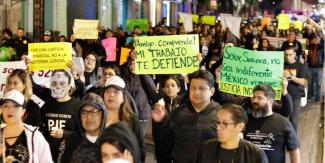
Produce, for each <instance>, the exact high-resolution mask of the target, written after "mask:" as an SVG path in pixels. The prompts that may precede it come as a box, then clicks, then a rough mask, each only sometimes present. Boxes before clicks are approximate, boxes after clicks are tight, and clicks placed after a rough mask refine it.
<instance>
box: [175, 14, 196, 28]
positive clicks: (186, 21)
mask: <svg viewBox="0 0 325 163" xmlns="http://www.w3.org/2000/svg"><path fill="white" fill-rule="evenodd" d="M178 14H179V17H181V18H182V20H183V26H184V29H185V32H188V33H189V32H192V31H193V20H192V15H191V14H187V13H183V12H179V13H178Z"/></svg>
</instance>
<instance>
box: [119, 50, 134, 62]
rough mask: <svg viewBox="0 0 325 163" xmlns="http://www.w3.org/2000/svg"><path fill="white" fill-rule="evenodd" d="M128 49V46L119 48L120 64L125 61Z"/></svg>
mask: <svg viewBox="0 0 325 163" xmlns="http://www.w3.org/2000/svg"><path fill="white" fill-rule="evenodd" d="M130 51H131V49H129V48H121V56H120V65H123V64H124V63H125V62H126V61H127V59H128V56H129V53H130Z"/></svg>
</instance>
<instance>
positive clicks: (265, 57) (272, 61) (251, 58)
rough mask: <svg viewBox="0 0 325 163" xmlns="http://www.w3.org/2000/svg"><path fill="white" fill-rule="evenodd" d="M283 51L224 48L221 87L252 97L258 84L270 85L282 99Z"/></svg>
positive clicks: (227, 90) (229, 91) (227, 91)
mask: <svg viewBox="0 0 325 163" xmlns="http://www.w3.org/2000/svg"><path fill="white" fill-rule="evenodd" d="M283 64H284V53H283V51H252V50H246V49H242V48H238V47H230V46H227V47H226V48H225V50H224V56H223V61H222V69H221V75H220V77H219V90H220V91H222V92H226V93H230V94H236V95H240V96H248V97H251V96H252V93H253V88H254V87H255V86H256V85H258V84H269V85H271V86H272V87H273V89H274V90H275V91H276V99H280V98H281V94H282V79H281V77H282V76H283Z"/></svg>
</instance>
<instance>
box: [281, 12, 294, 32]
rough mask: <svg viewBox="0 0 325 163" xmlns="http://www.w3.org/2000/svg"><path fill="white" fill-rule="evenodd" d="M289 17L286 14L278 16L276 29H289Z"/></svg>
mask: <svg viewBox="0 0 325 163" xmlns="http://www.w3.org/2000/svg"><path fill="white" fill-rule="evenodd" d="M290 21H291V20H290V17H289V15H287V14H279V16H278V29H283V30H286V29H289V28H290Z"/></svg>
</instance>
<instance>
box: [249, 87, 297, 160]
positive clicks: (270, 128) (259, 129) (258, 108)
mask: <svg viewBox="0 0 325 163" xmlns="http://www.w3.org/2000/svg"><path fill="white" fill-rule="evenodd" d="M274 101H275V91H274V90H273V88H272V87H271V86H270V85H266V84H260V85H257V86H255V88H254V89H253V97H252V108H251V109H252V113H251V114H248V122H247V125H246V130H245V133H244V139H245V140H248V141H250V142H251V143H253V144H255V145H257V146H258V147H260V148H261V149H263V150H264V152H265V153H266V155H267V157H268V159H269V161H270V162H272V163H285V161H286V159H285V156H286V150H287V151H289V155H290V160H291V163H300V152H299V142H298V137H297V135H296V132H295V131H294V128H293V127H292V125H291V123H290V122H289V120H288V119H287V118H285V117H283V116H281V115H280V114H278V113H274V112H273V111H272V106H273V103H274Z"/></svg>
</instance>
